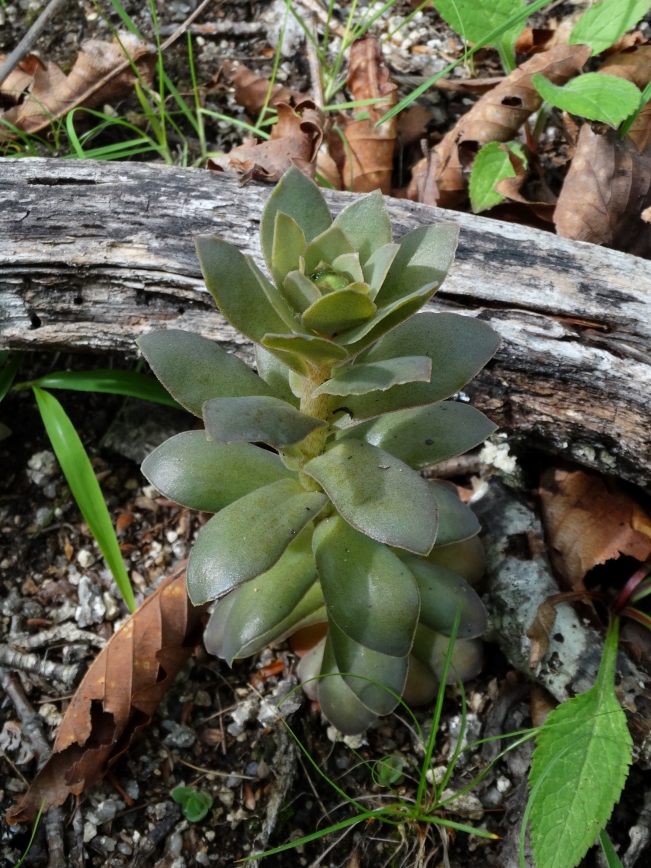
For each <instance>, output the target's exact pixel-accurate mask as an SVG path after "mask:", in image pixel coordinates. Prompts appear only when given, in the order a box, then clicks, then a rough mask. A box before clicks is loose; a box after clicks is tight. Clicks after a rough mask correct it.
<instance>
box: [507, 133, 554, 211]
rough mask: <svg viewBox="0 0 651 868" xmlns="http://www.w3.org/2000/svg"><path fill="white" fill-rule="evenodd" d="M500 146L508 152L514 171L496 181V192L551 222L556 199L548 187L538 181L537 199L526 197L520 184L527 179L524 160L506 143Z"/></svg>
mask: <svg viewBox="0 0 651 868" xmlns="http://www.w3.org/2000/svg"><path fill="white" fill-rule="evenodd" d="M500 147H501V148H502V150H503V151H505V152H506V153H507V154H508V157H509V161H510V163H511V165H512V166H513V170H514V171H515V177H514V178H503V179H502V180H501V181H498V182H497V183H496V184H495V189H496V190H497V192H498V193H501V194H502V196H506V197H507V199H510V200H511V201H512V202H518V203H520V204H521V205H525V206H526V207H527V208H528V209H530V210H531V211H532V212H533V214H534V215H535V216H536V217H538V218H539V219H540V220H544V221H546V222H547V223H553V221H554V208H555V206H556V199H555V197H554V196H553V194H552V193H551V191H550V190H549V188H548V187H547V186H546V185H544V184H541V183H539V184H538V189H537V192H538V193H539V195H540V198H539V199H538V200H537V201H534V200H531V199H527V197H526V196H524V195H523V194H522V192H521V189H522V185H523V184H524V182H525V180H526V179H527V170H526V167H525V163H524V160H522V159H521V158H520V157H519V156H518V155H517V154H516V153H515V152H514V151H512V150H511V149H510V148H508V147H507V146H506V145H501V146H500ZM543 197H544V198H543Z"/></svg>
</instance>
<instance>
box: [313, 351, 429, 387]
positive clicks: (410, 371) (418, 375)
mask: <svg viewBox="0 0 651 868" xmlns="http://www.w3.org/2000/svg"><path fill="white" fill-rule="evenodd" d="M431 376H432V360H431V359H430V358H429V357H428V356H401V357H400V358H398V359H386V360H385V361H382V362H372V363H371V364H368V365H364V364H360V365H353V366H352V367H350V368H346V370H341V369H339V370H336V371H335V373H334V376H333V377H332V379H330V380H326V382H325V383H322V384H321V385H320V386H318V387H317V388H316V389H315V390H314V392H313V393H312V394H313V395H365V394H367V393H368V392H376V391H380V392H386V390H387V389H390V388H391V387H392V386H398V385H401V384H403V383H415V382H421V383H428V382H429V379H430V377H431Z"/></svg>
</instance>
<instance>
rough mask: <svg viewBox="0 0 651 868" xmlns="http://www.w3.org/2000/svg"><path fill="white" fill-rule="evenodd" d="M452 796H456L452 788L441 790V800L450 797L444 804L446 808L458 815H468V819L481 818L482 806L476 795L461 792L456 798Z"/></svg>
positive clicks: (482, 814)
mask: <svg viewBox="0 0 651 868" xmlns="http://www.w3.org/2000/svg"><path fill="white" fill-rule="evenodd" d="M454 796H456V793H455V792H454V790H443V792H442V793H441V801H446V800H447V799H452V801H450V802H448V803H447V804H446V806H445V808H446V810H448V811H450V812H451V813H453V814H458V815H459V816H460V817H468V819H470V820H481V818H482V817H483V816H484V806H483V805H482V803H481V802H480V801H479V799H478V798H477V796H474V795H473V794H472V793H462V794H461V795H460V796H456V798H454Z"/></svg>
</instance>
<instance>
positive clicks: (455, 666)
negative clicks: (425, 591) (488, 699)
mask: <svg viewBox="0 0 651 868" xmlns="http://www.w3.org/2000/svg"><path fill="white" fill-rule="evenodd" d="M449 645H450V639H449V637H448V636H443V635H442V634H441V633H435V632H434V630H430V629H429V628H428V627H426V626H425V625H424V624H419V625H418V627H417V628H416V637H415V639H414V645H413V648H412V650H411V653H412V654H413V655H414V657H416V659H417V660H420V662H421V663H424V664H425V665H426V666H427V668H428V669H430V671H431V672H433V673H434V675H436V677H437V678H438V679H439V680H440V679H441V677H442V675H443V667H444V665H445V657H446V655H447V653H448V647H449ZM483 664H484V646H483V644H482V641H481V639H457V640H456V641H455V643H454V649H453V651H452V665H451V666H450V671H449V672H448V680H447V683H448V684H457V682H458V680H459V679H461V680H462V681H469V680H470V679H471V678H476V677H477V675H479V673H480V672H481V669H482V666H483Z"/></svg>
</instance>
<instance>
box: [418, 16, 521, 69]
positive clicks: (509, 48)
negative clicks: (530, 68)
mask: <svg viewBox="0 0 651 868" xmlns="http://www.w3.org/2000/svg"><path fill="white" fill-rule="evenodd" d="M434 5H435V7H436V11H437V12H438V13H439V15H440V16H441V18H442V19H443V20H444V21H447V23H448V24H449V25H450V27H451V28H452V29H453V30H456V32H457V33H458V34H459V35H460V36H462V37H463V39H464V40H465V41H466V42H481V41H482V40H483V39H484V38H485V37H486V35H487V34H488V33H491V31H493V30H495V29H496V28H497V27H501V26H502V25H503V24H506V23H507V21H508V20H509V18H512V17H513V16H514V15H518V14H519V13H521V12H523V11H524V10H525V8H526V7H525V4H524V0H492V2H489V3H484V2H482V3H478V2H477V0H435V4H434ZM521 30H522V25H520V24H517V25H516V26H515V27H513V28H512V29H511V30H507V31H506V33H503V34H502V36H501V37H500V38H499V39H498V40H496V42H495V48H497V49H498V50H499V51H500V54H501V56H502V62H503V63H504V65H505V68H506V70H507V72H511V71H512V70H513V69H515V56H514V50H513V46H514V44H515V40H516V39H517V38H518V36H519V35H520V31H521Z"/></svg>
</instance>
